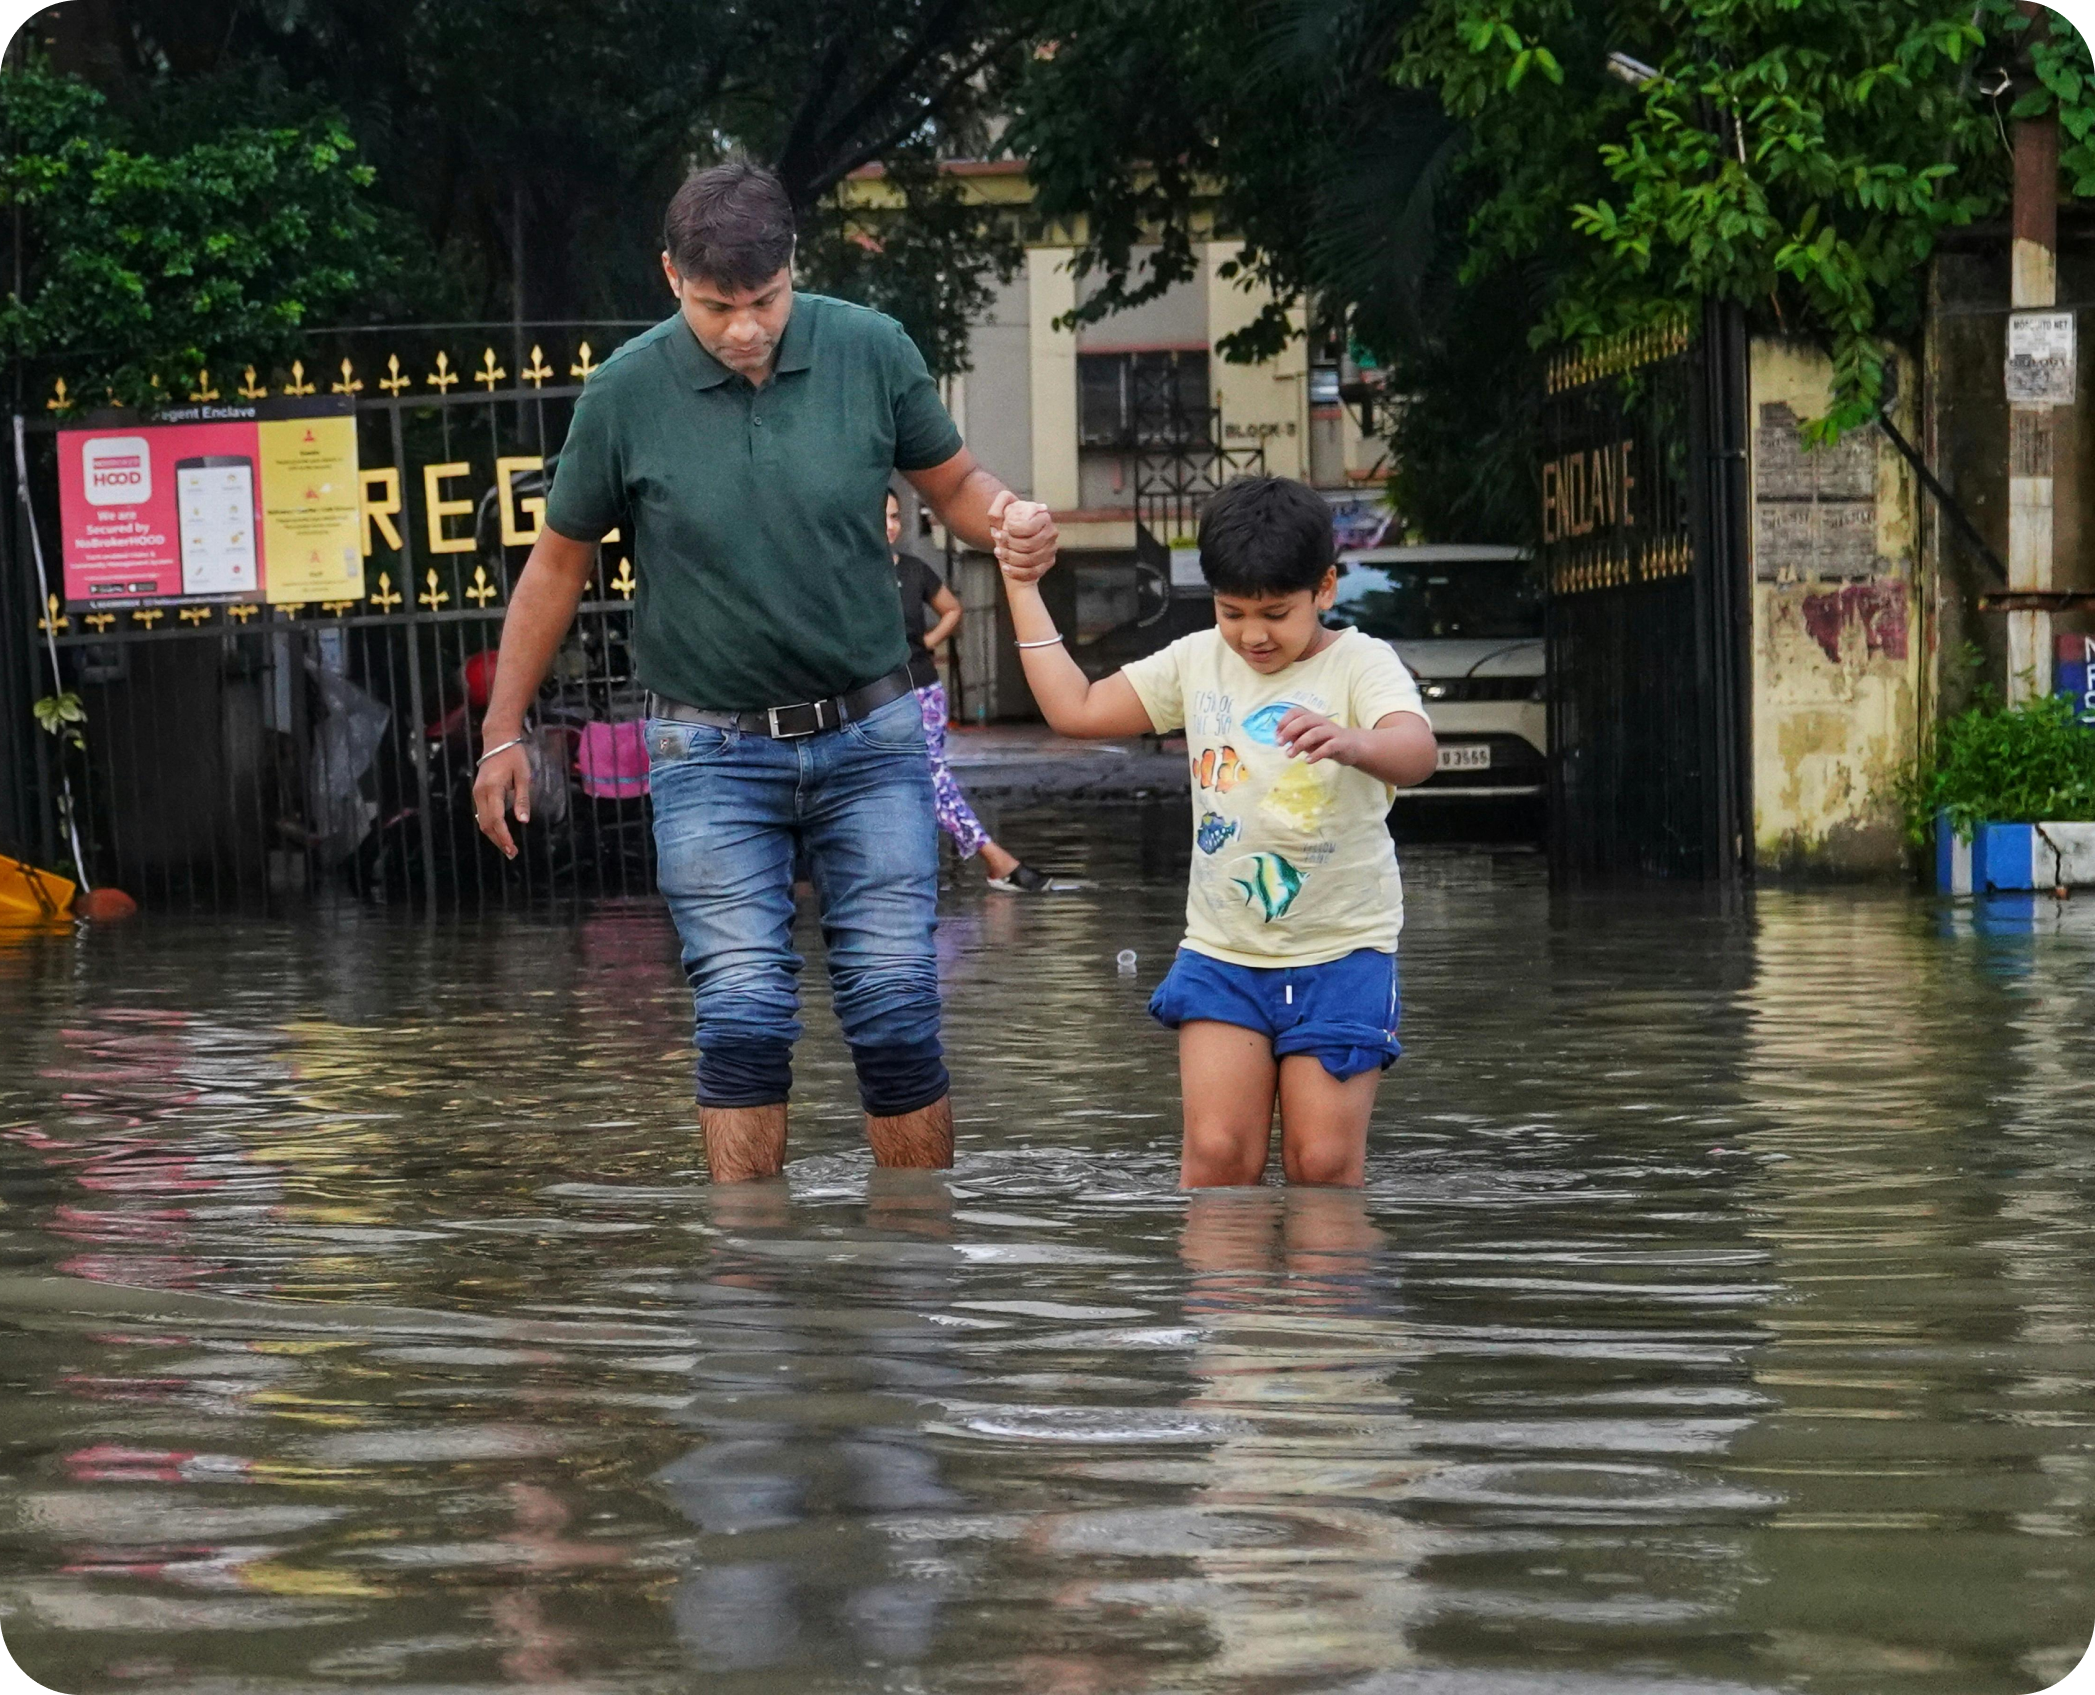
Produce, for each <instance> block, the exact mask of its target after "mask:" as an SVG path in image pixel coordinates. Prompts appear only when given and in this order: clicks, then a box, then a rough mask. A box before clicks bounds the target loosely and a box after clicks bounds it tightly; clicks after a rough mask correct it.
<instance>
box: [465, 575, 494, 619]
mask: <svg viewBox="0 0 2095 1695" xmlns="http://www.w3.org/2000/svg"><path fill="white" fill-rule="evenodd" d="M496 592H497V590H496V588H495V585H494V584H493V583H491V582H489V581H488V580H487V567H486V566H485V565H475V566H474V567H473V581H472V585H471V586H470V587H469V588H467V590H466V599H468V600H470V601H471V602H472V603H473V604H474V605H475V606H477V607H479V608H480V609H481V610H482V611H483V612H484V611H486V610H487V603H488V602H489V601H491V600H493V599H494V598H495V595H496Z"/></svg>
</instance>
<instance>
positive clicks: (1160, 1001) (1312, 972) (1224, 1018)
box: [1149, 948, 1404, 1082]
mask: <svg viewBox="0 0 2095 1695" xmlns="http://www.w3.org/2000/svg"><path fill="white" fill-rule="evenodd" d="M1398 1007H1399V1002H1398V998H1397V956H1396V955H1395V954H1393V953H1383V952H1381V951H1379V950H1378V949H1375V948H1361V949H1358V950H1357V951H1356V952H1353V953H1349V954H1347V955H1346V956H1345V957H1344V958H1343V959H1334V960H1331V961H1329V962H1327V963H1326V964H1323V965H1278V966H1257V965H1232V964H1230V963H1229V962H1228V961H1227V960H1221V959H1211V958H1210V957H1209V956H1208V955H1206V954H1204V953H1195V952H1194V951H1193V950H1192V949H1191V948H1180V949H1179V950H1178V957H1177V958H1176V959H1174V960H1173V961H1172V962H1171V969H1170V970H1169V971H1168V972H1166V973H1165V974H1164V980H1163V982H1161V983H1159V984H1158V985H1157V992H1156V993H1155V994H1153V995H1151V996H1150V997H1149V1012H1150V1016H1151V1017H1152V1018H1154V1019H1156V1020H1157V1022H1158V1023H1160V1024H1163V1025H1165V1026H1166V1027H1167V1028H1169V1029H1173V1030H1176V1029H1177V1028H1178V1027H1179V1026H1180V1025H1181V1024H1187V1023H1192V1022H1196V1021H1199V1020H1203V1019H1205V1020H1211V1021H1212V1022H1214V1023H1216V1024H1234V1025H1237V1026H1238V1027H1239V1028H1241V1029H1245V1030H1256V1031H1257V1032H1258V1033H1259V1034H1260V1035H1262V1036H1270V1037H1271V1038H1272V1039H1273V1057H1274V1058H1275V1059H1285V1058H1287V1057H1288V1055H1289V1054H1298V1053H1302V1054H1308V1055H1310V1056H1311V1057H1312V1058H1313V1059H1315V1060H1316V1061H1317V1063H1318V1064H1320V1065H1322V1066H1323V1067H1324V1069H1325V1070H1326V1071H1328V1072H1330V1073H1331V1075H1332V1076H1334V1077H1336V1078H1337V1079H1338V1080H1339V1081H1340V1082H1344V1081H1345V1080H1346V1079H1347V1078H1348V1077H1358V1076H1359V1075H1360V1074H1361V1073H1362V1072H1363V1071H1372V1070H1376V1069H1378V1068H1379V1069H1381V1070H1385V1071H1386V1070H1388V1069H1389V1067H1390V1065H1391V1064H1392V1063H1394V1061H1395V1060H1396V1058H1397V1056H1398V1055H1399V1054H1401V1053H1402V1052H1403V1051H1404V1050H1403V1049H1402V1048H1401V1047H1399V1046H1398V1045H1397V1013H1398Z"/></svg>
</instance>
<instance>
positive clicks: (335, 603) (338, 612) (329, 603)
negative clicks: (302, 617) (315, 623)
mask: <svg viewBox="0 0 2095 1695" xmlns="http://www.w3.org/2000/svg"><path fill="white" fill-rule="evenodd" d="M354 605H356V602H355V601H353V600H323V601H322V602H321V603H320V610H321V611H323V612H328V613H332V614H333V615H334V616H335V617H337V618H339V617H341V616H342V614H343V613H345V612H347V611H348V610H349V609H350V608H351V607H352V606H354Z"/></svg>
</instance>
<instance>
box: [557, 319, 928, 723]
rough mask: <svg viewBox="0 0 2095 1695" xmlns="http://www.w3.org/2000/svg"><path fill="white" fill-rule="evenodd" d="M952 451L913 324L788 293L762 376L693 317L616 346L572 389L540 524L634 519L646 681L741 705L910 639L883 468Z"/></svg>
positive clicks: (845, 679)
mask: <svg viewBox="0 0 2095 1695" xmlns="http://www.w3.org/2000/svg"><path fill="white" fill-rule="evenodd" d="M959 451H960V432H959V431H958V430H956V429H955V428H954V427H953V420H952V419H951V418H949V417H947V416H946V409H945V407H944V406H943V405H942V404H941V403H940V401H939V398H938V388H937V386H936V385H935V384H934V383H933V382H932V380H931V374H930V372H929V371H927V370H926V369H925V367H924V360H923V357H922V355H920V354H919V353H918V352H917V349H916V344H915V343H914V342H912V341H911V340H910V339H909V337H908V335H907V334H906V333H905V332H904V330H903V328H902V326H901V325H900V324H898V323H896V322H895V321H894V319H892V318H888V317H884V316H882V315H881V314H880V313H878V312H872V311H868V310H867V309H866V308H865V307H863V306H853V305H851V304H849V303H848V302H846V301H842V300H831V299H829V298H827V297H826V296H823V295H819V294H795V295H794V296H793V315H792V316H791V317H790V318H789V319H788V320H787V322H786V332H785V334H784V336H782V337H781V338H780V341H779V348H778V360H777V363H776V365H775V366H774V367H773V371H772V375H771V379H770V381H768V382H767V383H765V385H764V386H763V387H762V388H753V387H751V386H750V383H749V380H748V379H747V378H746V377H743V376H740V375H738V374H737V373H735V372H733V371H730V370H729V369H728V368H727V367H726V366H725V365H722V364H721V363H720V362H719V361H718V360H716V359H715V358H713V356H712V355H711V354H709V353H707V352H706V350H705V349H704V348H702V347H700V346H699V344H698V340H697V338H696V337H695V336H693V335H692V333H691V330H690V327H689V326H688V325H686V324H685V322H684V320H683V318H682V317H681V316H678V317H674V318H671V319H669V320H668V321H667V322H665V323H660V324H657V325H656V326H655V327H654V328H653V329H651V330H648V331H646V332H645V333H644V334H642V335H639V336H636V337H634V339H633V340H631V341H629V342H627V343H626V344H625V345H624V346H623V347H621V348H620V349H619V350H618V351H617V352H616V353H614V354H612V355H611V357H610V358H608V359H606V360H605V361H604V363H603V364H602V365H601V366H599V367H598V368H597V370H596V371H595V373H594V374H593V375H592V376H591V377H590V379H589V383H588V386H587V387H585V388H584V389H583V391H582V396H581V398H580V399H579V400H578V401H577V402H576V403H575V415H574V421H573V422H572V423H571V424H570V425H569V427H568V433H567V443H566V445H565V446H564V447H563V448H562V449H561V452H560V458H559V462H558V465H557V466H556V468H555V472H554V477H553V488H552V492H551V493H550V494H549V495H548V496H547V498H546V523H547V524H548V525H550V526H551V527H552V528H553V529H555V530H557V531H559V532H560V534H562V535H564V536H568V537H571V538H572V539H574V540H576V541H595V540H597V539H598V538H600V537H601V536H602V535H603V534H604V532H605V531H607V530H609V529H611V528H612V527H613V526H614V525H620V524H630V525H631V526H632V528H631V529H630V530H628V531H627V532H626V534H627V535H628V536H629V537H630V538H631V543H632V559H633V571H634V575H635V576H636V577H637V579H638V584H639V586H638V587H637V589H636V590H635V591H634V596H633V642H634V650H635V668H636V670H637V672H638V674H639V681H640V683H641V685H642V686H643V687H644V688H649V689H653V690H654V691H655V692H656V693H658V694H665V695H668V696H669V697H670V698H671V699H674V700H681V701H684V702H687V703H688V704H690V705H693V706H707V707H718V708H725V709H727V710H730V711H737V712H746V711H749V710H751V709H753V708H759V707H765V706H785V705H789V704H791V703H792V702H795V701H803V700H818V699H821V698H822V697H824V696H827V695H835V694H842V693H844V692H845V691H847V690H849V689H853V688H856V687H857V686H858V685H859V684H861V683H868V682H871V681H872V680H873V679H874V678H875V677H879V676H883V675H885V674H886V673H887V672H889V671H892V670H894V669H895V667H896V666H898V665H900V664H902V663H903V661H904V660H906V659H907V658H908V657H909V647H908V644H907V642H906V641H905V640H904V638H903V634H902V606H901V600H900V597H899V596H898V595H897V593H896V589H895V572H894V567H893V565H892V564H891V563H890V560H889V555H888V545H887V520H886V496H887V489H888V478H889V476H890V475H891V474H892V473H893V472H894V471H896V470H903V471H920V470H923V469H925V468H926V467H928V466H932V465H937V464H940V463H942V462H943V461H945V460H947V459H950V458H952V457H953V455H954V454H955V453H957V452H959Z"/></svg>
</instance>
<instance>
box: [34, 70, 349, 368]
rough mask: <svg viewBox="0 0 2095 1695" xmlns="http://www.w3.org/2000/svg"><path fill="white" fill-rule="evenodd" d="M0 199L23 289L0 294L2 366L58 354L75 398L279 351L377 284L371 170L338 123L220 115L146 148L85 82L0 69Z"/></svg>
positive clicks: (39, 72)
mask: <svg viewBox="0 0 2095 1695" xmlns="http://www.w3.org/2000/svg"><path fill="white" fill-rule="evenodd" d="M0 133H4V134H5V135H6V137H7V144H6V152H5V156H4V158H0V203H4V205H5V206H7V207H9V208H13V209H18V210H19V212H20V214H21V225H20V228H21V231H22V252H21V254H20V263H21V266H22V275H23V285H22V288H21V290H20V292H19V293H10V294H9V295H8V296H7V298H6V300H5V301H4V303H0V348H4V349H5V352H6V356H7V358H8V359H9V360H10V361H14V360H21V359H27V358H37V357H46V356H54V355H63V356H64V357H65V360H66V368H67V372H68V374H69V376H70V377H71V378H72V380H73V381H74V382H75V383H77V384H78V385H79V391H80V395H81V398H82V399H83V400H84V401H87V402H89V403H96V402H99V401H101V400H102V399H103V397H104V392H105V391H107V392H108V393H111V394H114V396H115V397H116V398H117V399H118V400H119V401H121V402H123V403H124V404H127V405H135V406H143V407H147V408H150V407H152V406H154V405H155V404H157V403H158V402H159V401H161V400H163V399H165V398H166V397H167V396H168V395H169V394H170V393H175V392H180V391H186V389H187V388H188V387H189V386H190V384H191V383H192V382H193V380H194V378H195V376H196V373H197V371H198V369H199V368H200V367H201V366H203V365H205V364H207V363H208V362H209V359H210V358H211V356H212V354H213V353H214V351H221V350H224V349H227V348H239V349H241V350H242V351H243V352H244V353H245V354H246V355H247V356H248V357H251V358H255V359H267V358H270V357H272V356H274V355H278V354H285V355H288V352H289V350H290V349H291V348H292V347H293V346H294V345H295V343H296V341H297V338H298V335H299V331H300V329H301V327H302V326H304V325H306V324H308V323H310V322H311V321H312V320H313V319H314V318H315V316H316V315H324V314H326V313H329V312H331V311H334V310H337V309H339V308H340V307H341V306H342V305H343V303H344V302H346V301H349V300H350V299H352V298H354V297H355V295H356V294H357V293H358V291H359V290H361V289H363V288H364V287H365V286H366V285H367V284H369V283H370V282H371V281H372V280H373V273H374V269H375V268H376V266H377V265H378V264H379V263H380V262H381V261H380V258H379V255H378V254H377V253H376V252H375V251H374V235H375V232H376V229H377V220H376V218H375V216H374V214H373V212H372V210H371V208H370V207H369V205H368V204H367V197H366V192H365V191H366V190H367V188H368V186H369V184H370V181H371V172H370V169H369V168H368V167H367V166H365V165H362V164H360V163H358V161H357V158H356V146H355V143H354V142H353V141H352V140H351V139H350V137H349V134H348V132H347V131H346V130H345V129H344V128H343V126H342V124H341V123H340V121H339V120H336V119H330V118H326V117H318V118H314V119H311V120H309V121H307V122H305V123H302V124H299V125H296V126H288V125H287V126H282V127H271V128H257V127H249V126H244V125H237V124H236V125H229V126H226V127H225V128H224V129H222V130H221V131H220V132H219V133H218V134H217V135H216V136H215V137H214V138H213V139H211V140H208V141H199V142H194V143H192V144H189V145H186V146H182V147H179V148H177V149H174V150H170V151H155V150H152V149H150V148H148V147H144V146H141V145H139V144H138V143H137V141H136V140H135V139H134V137H133V136H132V135H131V134H130V133H129V131H128V128H127V126H126V125H125V124H124V123H122V122H121V121H120V120H119V119H117V118H116V117H115V116H114V115H113V114H112V113H111V112H110V110H109V108H108V104H107V102H106V101H105V100H104V99H103V97H102V96H101V95H100V94H98V93H97V92H96V91H95V90H93V89H91V88H89V87H87V86H86V85H85V84H84V83H82V82H80V81H79V80H78V79H76V78H72V77H66V76H60V75H56V74H54V73H52V72H50V71H48V70H46V69H43V68H40V67H37V66H34V65H32V66H30V67H28V68H24V69H15V70H8V71H6V72H4V73H0Z"/></svg>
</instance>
